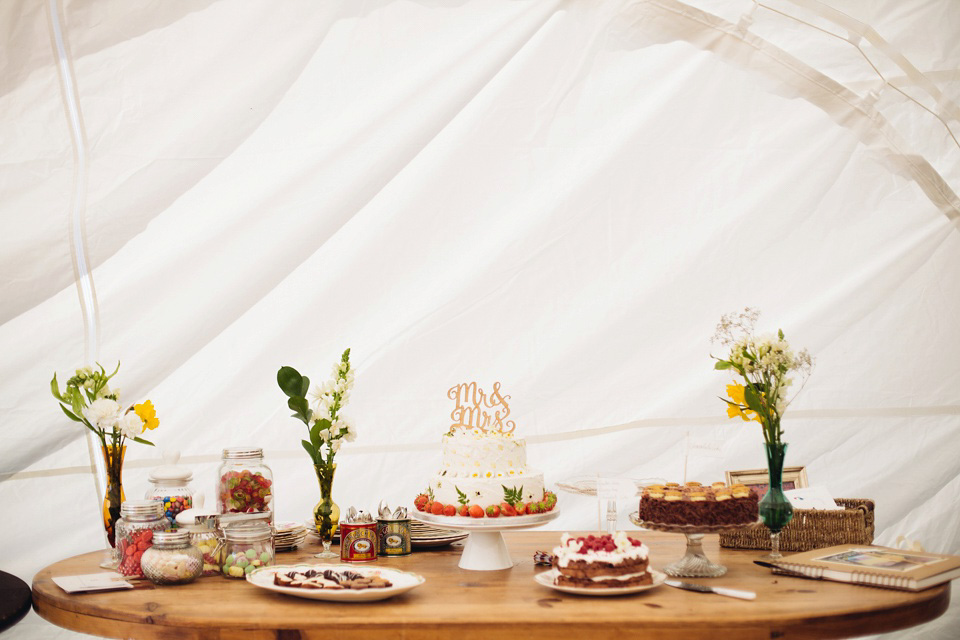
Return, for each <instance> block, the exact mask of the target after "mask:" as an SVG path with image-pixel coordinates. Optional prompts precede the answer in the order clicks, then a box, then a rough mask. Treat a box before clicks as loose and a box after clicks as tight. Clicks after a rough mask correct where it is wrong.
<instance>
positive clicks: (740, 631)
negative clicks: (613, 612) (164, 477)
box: [32, 581, 950, 640]
mask: <svg viewBox="0 0 960 640" xmlns="http://www.w3.org/2000/svg"><path fill="white" fill-rule="evenodd" d="M35 582H36V581H35ZM851 588H854V587H851ZM856 588H869V587H856ZM32 593H33V608H34V610H35V611H36V612H37V614H38V615H40V617H42V618H43V619H45V620H47V621H48V622H50V623H52V624H55V625H57V626H60V627H63V628H66V629H70V630H72V631H78V632H81V633H90V634H93V635H102V636H105V637H137V638H168V637H172V636H175V637H184V638H197V639H198V640H199V639H208V638H216V637H219V636H220V635H221V631H222V632H224V633H226V634H227V635H229V637H248V638H261V637H263V638H279V637H286V636H287V634H289V633H291V632H294V633H295V634H296V635H293V636H291V637H301V638H303V637H311V636H312V635H313V634H317V636H320V635H324V637H326V636H327V635H328V634H331V633H333V634H335V636H336V637H337V638H338V639H340V640H351V639H353V638H364V637H378V638H379V637H391V635H393V633H392V632H397V631H398V630H399V629H402V631H403V637H405V638H409V637H416V636H418V635H419V636H424V637H429V638H436V637H443V636H446V635H450V636H452V637H457V638H461V639H463V640H471V639H473V638H484V637H488V636H499V635H504V637H506V636H510V637H517V636H520V637H525V640H536V639H540V638H555V637H557V635H558V633H559V634H562V635H565V636H567V637H575V636H577V635H580V634H583V635H586V636H588V637H589V636H590V635H591V634H596V633H597V631H598V627H597V621H583V622H571V621H569V620H558V621H557V622H543V621H539V622H536V623H526V624H524V623H518V622H517V621H504V622H503V623H502V624H491V623H484V624H483V625H482V626H478V625H475V624H470V623H469V622H461V621H456V620H451V621H449V622H421V621H416V622H411V621H405V620H390V621H384V622H371V623H368V624H364V625H363V627H362V628H361V627H358V626H357V625H356V624H354V623H347V622H342V623H338V622H336V621H331V620H329V619H323V618H318V621H317V627H316V628H314V629H303V628H301V627H302V625H300V626H298V625H296V624H289V625H285V624H283V621H282V620H271V621H270V622H269V623H268V624H264V625H261V626H251V625H250V623H249V622H245V623H238V624H236V625H231V626H224V627H221V628H220V629H197V628H195V627H193V626H192V624H191V622H190V621H186V620H179V619H176V618H174V619H169V618H166V617H165V619H162V620H153V619H151V617H150V616H149V615H148V616H146V617H145V618H141V619H128V618H127V617H124V616H110V615H108V614H101V615H94V614H88V613H81V612H79V611H75V610H71V609H69V608H65V607H61V606H59V605H58V604H56V603H55V602H54V601H53V599H52V598H49V597H48V596H46V595H44V594H43V593H42V592H39V591H38V590H37V589H36V584H34V585H33V589H32ZM918 595H924V596H929V597H925V598H923V599H921V600H916V601H913V602H908V603H904V604H903V605H899V606H896V607H891V608H890V609H888V610H885V611H882V612H879V613H878V612H877V611H875V610H873V611H868V610H864V611H859V612H851V613H848V614H842V615H831V616H822V617H814V618H810V617H802V616H788V617H783V618H779V619H777V620H774V621H771V620H769V619H768V618H766V619H765V618H763V616H762V615H757V616H752V617H750V618H746V619H745V618H740V619H738V620H734V619H731V620H721V621H717V620H713V621H708V620H689V621H664V620H649V619H644V620H643V621H642V628H641V626H640V625H638V626H633V625H630V624H629V623H624V622H623V621H617V622H613V623H608V624H606V625H603V632H604V633H607V634H615V635H618V636H623V637H643V638H660V637H662V638H676V637H677V635H676V634H677V632H678V631H680V630H683V632H684V637H685V638H689V639H690V640H697V639H700V638H703V639H704V640H715V638H716V634H717V633H723V632H728V633H730V632H736V633H737V637H738V638H743V639H750V638H810V639H813V638H845V637H853V636H856V635H862V634H863V633H871V632H872V631H869V630H868V631H864V630H863V629H864V626H863V624H862V623H864V622H867V621H869V625H867V626H869V627H871V628H873V627H876V625H877V624H878V623H881V624H883V626H884V632H888V631H897V630H901V629H906V628H910V627H913V626H916V625H918V624H923V623H925V622H929V621H931V620H934V619H936V618H938V617H939V616H941V615H943V613H944V612H945V611H946V610H947V608H948V607H949V605H950V585H949V583H947V584H942V585H938V586H936V587H932V588H930V589H927V590H925V591H922V592H918ZM638 634H639V635H638Z"/></svg>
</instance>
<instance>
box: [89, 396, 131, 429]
mask: <svg viewBox="0 0 960 640" xmlns="http://www.w3.org/2000/svg"><path fill="white" fill-rule="evenodd" d="M121 411H122V410H121V408H120V404H119V403H117V401H116V400H111V399H110V398H97V399H96V400H94V401H93V402H92V403H90V406H89V407H87V408H86V409H84V410H83V417H84V418H86V419H87V420H89V421H90V424H92V425H94V426H97V427H100V428H101V429H105V430H108V431H112V430H113V428H114V427H116V426H117V423H118V422H119V421H120V418H121V416H122V415H123V414H122V412H121ZM139 419H140V418H139V417H138V418H137V420H139Z"/></svg>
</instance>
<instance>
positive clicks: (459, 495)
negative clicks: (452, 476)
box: [453, 485, 470, 504]
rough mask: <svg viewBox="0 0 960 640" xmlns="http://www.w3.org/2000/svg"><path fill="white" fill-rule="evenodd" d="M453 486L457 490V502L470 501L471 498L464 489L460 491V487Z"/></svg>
mask: <svg viewBox="0 0 960 640" xmlns="http://www.w3.org/2000/svg"><path fill="white" fill-rule="evenodd" d="M453 488H454V489H456V490H457V502H459V503H460V504H467V503H469V502H470V499H469V498H467V494H465V493H464V492H463V491H460V487H458V486H457V485H453Z"/></svg>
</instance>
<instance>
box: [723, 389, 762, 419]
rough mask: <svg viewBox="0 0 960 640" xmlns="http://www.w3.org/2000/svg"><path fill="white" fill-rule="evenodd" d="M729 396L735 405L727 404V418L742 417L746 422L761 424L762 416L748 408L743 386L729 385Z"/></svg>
mask: <svg viewBox="0 0 960 640" xmlns="http://www.w3.org/2000/svg"><path fill="white" fill-rule="evenodd" d="M727 395H728V396H730V399H731V400H732V401H733V403H734V404H730V403H727V417H728V418H736V417H737V416H740V418H742V419H743V420H744V421H745V422H749V421H750V420H755V421H757V422H760V416H758V415H757V413H756V411H753V410H751V409H747V408H746V404H747V401H746V399H745V398H744V389H743V385H742V384H728V385H727Z"/></svg>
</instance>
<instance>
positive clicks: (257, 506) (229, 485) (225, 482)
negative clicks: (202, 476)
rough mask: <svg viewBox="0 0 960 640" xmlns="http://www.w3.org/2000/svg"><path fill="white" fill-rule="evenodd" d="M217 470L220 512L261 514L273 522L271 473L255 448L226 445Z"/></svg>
mask: <svg viewBox="0 0 960 640" xmlns="http://www.w3.org/2000/svg"><path fill="white" fill-rule="evenodd" d="M221 458H222V460H223V462H222V463H221V464H220V470H219V471H218V472H217V478H218V480H217V506H218V508H219V510H220V513H265V514H269V518H270V523H271V524H273V472H272V471H271V470H270V467H268V466H267V465H266V464H265V463H264V461H263V449H261V448H258V447H228V448H226V449H224V450H223V455H222V456H221Z"/></svg>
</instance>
